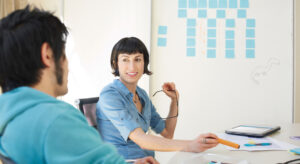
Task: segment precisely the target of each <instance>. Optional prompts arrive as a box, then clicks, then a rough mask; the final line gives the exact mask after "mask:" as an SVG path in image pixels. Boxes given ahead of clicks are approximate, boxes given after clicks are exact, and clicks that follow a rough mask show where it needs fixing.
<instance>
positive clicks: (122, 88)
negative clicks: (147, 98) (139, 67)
mask: <svg viewBox="0 0 300 164" xmlns="http://www.w3.org/2000/svg"><path fill="white" fill-rule="evenodd" d="M113 84H114V86H116V89H117V90H119V91H120V92H122V93H123V94H124V95H126V96H127V95H131V96H133V94H132V93H131V92H130V91H129V90H128V88H127V87H126V86H125V85H124V84H123V83H122V82H121V81H120V80H119V79H115V80H114V82H113ZM136 92H137V93H138V95H139V96H142V92H141V88H140V87H139V86H136Z"/></svg>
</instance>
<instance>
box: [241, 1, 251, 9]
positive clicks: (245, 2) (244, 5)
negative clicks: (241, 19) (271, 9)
mask: <svg viewBox="0 0 300 164" xmlns="http://www.w3.org/2000/svg"><path fill="white" fill-rule="evenodd" d="M240 8H249V1H248V0H240Z"/></svg>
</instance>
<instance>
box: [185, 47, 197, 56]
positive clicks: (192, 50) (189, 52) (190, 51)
mask: <svg viewBox="0 0 300 164" xmlns="http://www.w3.org/2000/svg"><path fill="white" fill-rule="evenodd" d="M186 56H196V49H195V48H187V49H186Z"/></svg>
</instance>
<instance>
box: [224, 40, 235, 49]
mask: <svg viewBox="0 0 300 164" xmlns="http://www.w3.org/2000/svg"><path fill="white" fill-rule="evenodd" d="M225 44H226V46H225V47H226V48H234V40H226V43H225Z"/></svg>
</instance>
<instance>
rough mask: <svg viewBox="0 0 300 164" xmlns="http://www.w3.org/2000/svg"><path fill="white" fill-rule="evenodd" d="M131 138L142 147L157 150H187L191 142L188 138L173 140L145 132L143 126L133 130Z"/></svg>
mask: <svg viewBox="0 0 300 164" xmlns="http://www.w3.org/2000/svg"><path fill="white" fill-rule="evenodd" d="M129 138H130V139H131V140H133V141H134V142H135V143H136V144H138V145H139V146H140V147H141V148H143V149H147V150H155V151H180V150H185V149H186V147H187V145H188V144H189V143H190V142H191V141H188V140H172V139H168V138H163V137H158V136H154V135H151V134H145V133H144V131H143V130H142V129H141V128H137V129H135V130H134V131H132V132H131V133H130V135H129Z"/></svg>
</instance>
